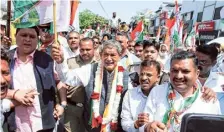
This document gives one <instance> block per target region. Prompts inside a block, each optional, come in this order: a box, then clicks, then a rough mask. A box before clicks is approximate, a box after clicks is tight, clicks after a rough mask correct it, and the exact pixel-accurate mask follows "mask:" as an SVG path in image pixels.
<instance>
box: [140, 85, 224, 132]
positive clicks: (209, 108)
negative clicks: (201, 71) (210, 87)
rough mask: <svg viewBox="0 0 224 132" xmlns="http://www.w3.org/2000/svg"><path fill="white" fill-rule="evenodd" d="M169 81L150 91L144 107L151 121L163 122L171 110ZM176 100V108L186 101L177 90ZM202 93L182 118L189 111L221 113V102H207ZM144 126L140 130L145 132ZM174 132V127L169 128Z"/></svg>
mask: <svg viewBox="0 0 224 132" xmlns="http://www.w3.org/2000/svg"><path fill="white" fill-rule="evenodd" d="M168 86H169V83H165V84H163V85H158V86H155V87H154V88H153V89H152V91H151V92H150V94H149V96H148V99H147V102H146V106H145V109H144V112H145V113H148V114H149V117H150V121H160V122H162V120H163V117H164V115H165V113H166V111H167V110H169V103H168V100H167V93H168V90H169V87H168ZM175 93H176V100H175V102H174V108H175V109H178V108H179V107H180V106H181V105H182V104H183V102H184V98H183V97H182V96H181V95H180V94H179V93H178V92H177V91H175ZM201 95H202V93H201V92H200V91H199V95H198V97H197V99H196V100H195V102H194V103H193V104H192V106H191V107H190V108H189V109H187V110H186V111H185V112H184V113H183V114H181V115H180V116H179V118H180V119H182V117H183V115H185V114H187V113H203V114H221V111H220V106H219V102H218V101H216V102H215V103H213V102H209V103H206V102H205V101H202V99H201ZM144 127H145V125H144V126H142V127H141V128H140V129H139V130H140V131H141V132H144ZM169 131H170V132H172V131H173V130H172V127H171V128H170V129H169Z"/></svg>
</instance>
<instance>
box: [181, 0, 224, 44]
mask: <svg viewBox="0 0 224 132" xmlns="http://www.w3.org/2000/svg"><path fill="white" fill-rule="evenodd" d="M181 15H182V18H183V20H184V31H183V32H186V31H187V32H190V31H191V29H192V27H193V25H196V23H197V26H198V31H199V40H200V41H204V42H205V43H206V42H208V41H210V40H212V39H214V38H217V37H219V36H224V33H223V32H224V1H217V0H214V1H208V0H204V1H196V0H191V1H189V0H187V1H183V2H182V10H181Z"/></svg>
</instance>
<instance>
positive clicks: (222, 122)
mask: <svg viewBox="0 0 224 132" xmlns="http://www.w3.org/2000/svg"><path fill="white" fill-rule="evenodd" d="M180 132H224V115H211V114H196V113H190V114H186V115H184V116H183V118H182V122H181V130H180Z"/></svg>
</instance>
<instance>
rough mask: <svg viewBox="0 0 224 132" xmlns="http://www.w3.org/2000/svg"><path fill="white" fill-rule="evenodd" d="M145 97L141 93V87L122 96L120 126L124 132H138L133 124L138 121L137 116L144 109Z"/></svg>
mask: <svg viewBox="0 0 224 132" xmlns="http://www.w3.org/2000/svg"><path fill="white" fill-rule="evenodd" d="M146 100H147V96H145V95H144V94H143V93H142V90H141V86H138V87H136V88H133V89H130V90H128V91H127V93H126V94H125V96H124V99H123V103H122V111H121V126H122V128H123V130H124V131H127V132H138V129H135V127H134V123H135V121H136V120H137V119H138V114H140V113H142V112H143V110H144V108H145V103H146Z"/></svg>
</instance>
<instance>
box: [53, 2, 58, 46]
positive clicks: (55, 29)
mask: <svg viewBox="0 0 224 132" xmlns="http://www.w3.org/2000/svg"><path fill="white" fill-rule="evenodd" d="M56 11H57V10H56V0H54V1H53V25H54V40H55V42H56V44H57V42H58V35H57V28H56V26H57V23H56V17H57V16H56ZM57 45H58V44H57Z"/></svg>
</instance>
